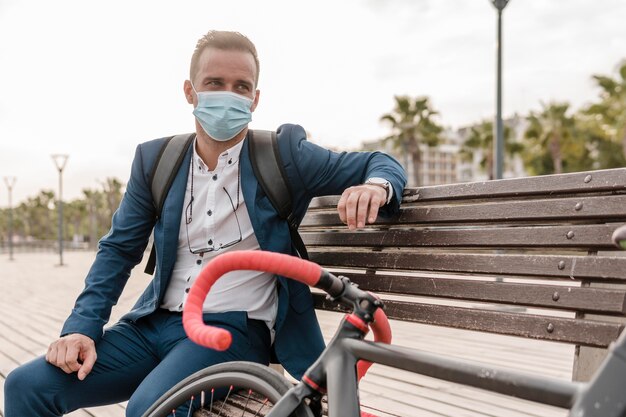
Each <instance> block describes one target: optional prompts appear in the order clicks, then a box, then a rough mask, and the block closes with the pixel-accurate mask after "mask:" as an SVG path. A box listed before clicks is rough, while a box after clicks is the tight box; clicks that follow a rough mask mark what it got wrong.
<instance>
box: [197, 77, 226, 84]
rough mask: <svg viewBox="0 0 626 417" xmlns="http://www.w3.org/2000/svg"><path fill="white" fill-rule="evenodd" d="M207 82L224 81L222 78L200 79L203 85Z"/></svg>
mask: <svg viewBox="0 0 626 417" xmlns="http://www.w3.org/2000/svg"><path fill="white" fill-rule="evenodd" d="M207 81H224V79H223V78H222V77H204V78H203V79H202V82H203V83H206V82H207Z"/></svg>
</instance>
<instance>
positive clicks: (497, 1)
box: [491, 0, 510, 179]
mask: <svg viewBox="0 0 626 417" xmlns="http://www.w3.org/2000/svg"><path fill="white" fill-rule="evenodd" d="M509 1H510V0H491V2H492V3H493V5H494V6H495V8H496V9H497V10H498V39H497V50H498V52H497V60H498V64H497V72H498V79H497V81H496V122H495V123H494V130H495V132H494V137H495V140H494V141H493V156H494V159H495V162H496V163H495V164H494V166H493V171H494V172H493V178H494V179H500V178H502V171H503V169H502V168H503V165H504V125H503V124H502V10H504V8H505V7H506V5H507V4H508V3H509Z"/></svg>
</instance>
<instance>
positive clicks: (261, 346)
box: [4, 310, 271, 417]
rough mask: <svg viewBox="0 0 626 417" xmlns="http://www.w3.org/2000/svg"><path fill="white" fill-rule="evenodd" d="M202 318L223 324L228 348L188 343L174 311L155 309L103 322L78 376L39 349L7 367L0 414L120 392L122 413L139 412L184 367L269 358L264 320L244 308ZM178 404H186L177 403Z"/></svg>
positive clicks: (45, 413)
mask: <svg viewBox="0 0 626 417" xmlns="http://www.w3.org/2000/svg"><path fill="white" fill-rule="evenodd" d="M204 319H205V322H206V323H207V324H211V325H214V326H218V327H222V328H224V329H228V330H229V331H230V332H231V333H232V335H233V343H232V346H231V348H230V349H228V350H227V351H224V352H218V351H214V350H211V349H207V348H204V347H201V346H199V345H196V344H195V343H194V342H192V341H191V340H189V339H188V338H187V336H186V334H185V331H184V329H183V327H182V316H181V314H180V313H171V312H168V311H165V310H158V311H157V312H155V313H153V314H151V315H150V316H147V317H144V318H142V319H140V320H138V321H137V322H136V323H131V322H125V321H121V322H119V323H117V324H115V325H114V326H112V327H110V328H108V329H107V330H106V331H105V333H104V335H103V337H102V339H101V341H100V342H98V344H97V345H96V353H97V355H98V358H97V361H96V363H95V365H94V367H93V370H92V371H91V373H90V374H89V375H87V377H86V378H85V380H83V381H80V380H79V379H78V377H77V376H76V373H72V374H66V373H65V372H63V371H62V370H61V369H59V368H57V367H55V366H53V365H50V364H49V363H48V362H46V360H45V358H44V357H43V356H42V357H39V358H36V359H34V360H32V361H31V362H28V363H26V364H24V365H22V366H20V367H19V368H16V369H15V370H14V371H13V372H11V373H10V374H9V375H8V377H7V379H6V381H5V385H4V390H5V393H4V402H5V410H4V411H5V413H4V415H5V417H34V416H38V417H53V416H62V415H64V414H66V413H70V412H72V411H74V410H77V409H79V408H84V407H94V406H99V405H105V404H114V403H118V402H122V401H126V400H128V406H127V408H126V416H127V417H140V416H141V415H142V414H143V413H144V411H146V410H147V409H148V408H149V407H150V406H151V405H152V404H153V403H154V402H155V400H157V399H158V398H159V397H160V396H161V395H162V394H163V393H164V392H166V391H167V390H168V389H169V388H171V387H172V386H173V385H175V384H176V383H177V382H179V381H181V380H182V379H184V378H186V377H187V376H189V375H191V374H192V373H194V372H196V371H198V370H200V369H202V368H205V367H207V366H210V365H214V364H217V363H222V362H228V361H236V360H246V361H252V362H257V363H262V364H268V363H269V361H270V351H271V347H270V344H271V341H270V340H271V339H270V333H269V329H268V328H267V325H266V324H265V323H264V322H262V321H258V320H250V319H248V318H247V315H246V313H245V312H239V311H237V312H226V313H216V314H205V316H204ZM181 411H183V412H185V414H182V415H186V410H181Z"/></svg>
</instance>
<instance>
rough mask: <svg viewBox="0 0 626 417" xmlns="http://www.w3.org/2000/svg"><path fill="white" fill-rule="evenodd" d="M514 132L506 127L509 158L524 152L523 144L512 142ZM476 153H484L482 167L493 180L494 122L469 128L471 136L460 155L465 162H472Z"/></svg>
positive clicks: (505, 133) (482, 123) (505, 136)
mask: <svg viewBox="0 0 626 417" xmlns="http://www.w3.org/2000/svg"><path fill="white" fill-rule="evenodd" d="M512 139H513V131H512V130H511V128H510V127H509V126H506V125H505V126H504V151H505V153H506V155H507V156H508V157H513V155H515V154H516V153H518V152H521V151H522V148H523V146H522V144H520V143H517V142H514V141H512ZM476 151H482V155H483V158H482V159H481V161H480V167H481V168H482V169H483V170H484V171H485V172H487V173H488V175H489V179H490V180H492V179H493V163H494V159H493V122H491V121H488V120H484V121H482V122H481V123H479V124H477V125H474V126H472V127H470V128H469V136H468V137H467V140H466V141H465V143H464V144H463V146H462V148H461V151H460V154H461V158H462V159H464V160H470V161H471V160H472V159H473V156H474V153H475V152H476Z"/></svg>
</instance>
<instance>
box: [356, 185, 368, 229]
mask: <svg viewBox="0 0 626 417" xmlns="http://www.w3.org/2000/svg"><path fill="white" fill-rule="evenodd" d="M370 198H371V195H370V193H367V192H363V193H361V195H360V196H359V200H358V206H357V207H356V227H357V228H362V227H365V219H366V217H367V213H368V211H369V206H370Z"/></svg>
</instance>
